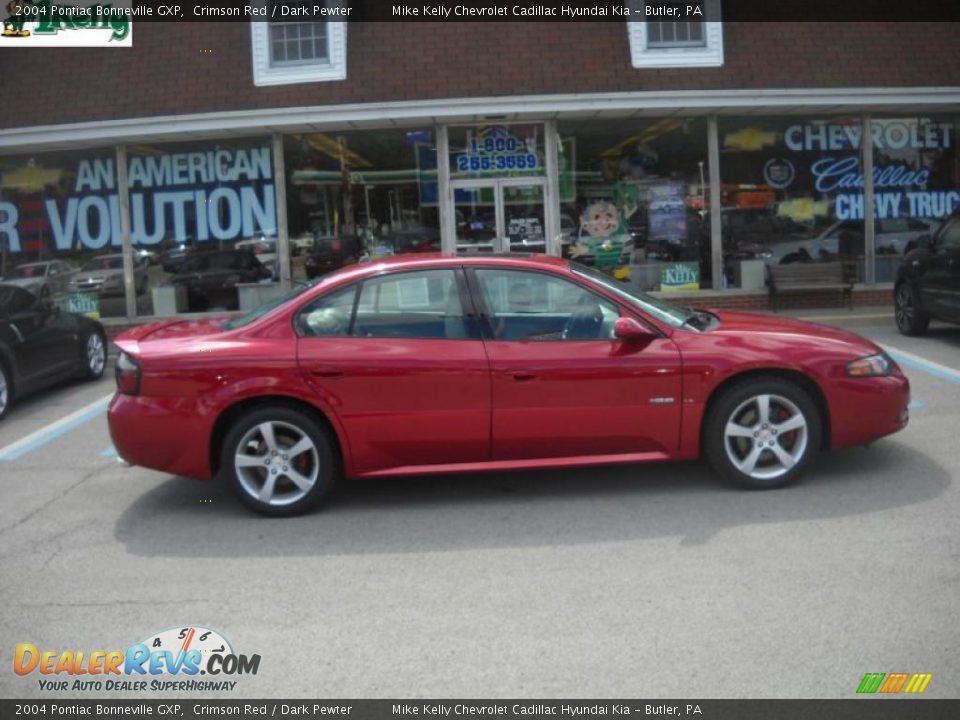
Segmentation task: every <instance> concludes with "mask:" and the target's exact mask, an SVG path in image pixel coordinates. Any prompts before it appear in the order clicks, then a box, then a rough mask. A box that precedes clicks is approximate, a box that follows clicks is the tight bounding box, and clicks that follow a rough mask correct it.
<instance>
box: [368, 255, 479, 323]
mask: <svg viewBox="0 0 960 720" xmlns="http://www.w3.org/2000/svg"><path fill="white" fill-rule="evenodd" d="M353 335H355V336H357V337H393V338H430V339H436V340H465V339H476V338H478V337H479V335H478V332H477V331H476V329H475V328H474V325H473V323H472V322H471V321H468V319H467V317H466V314H465V313H464V310H463V305H462V303H461V301H460V289H459V286H458V284H457V275H456V272H455V271H454V270H422V271H418V272H402V273H396V274H393V275H385V276H382V277H376V278H371V279H369V280H366V281H364V283H363V286H362V288H361V291H360V298H359V301H358V303H357V315H356V319H355V320H354V323H353Z"/></svg>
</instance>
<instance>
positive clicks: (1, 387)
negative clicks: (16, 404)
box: [0, 362, 13, 420]
mask: <svg viewBox="0 0 960 720" xmlns="http://www.w3.org/2000/svg"><path fill="white" fill-rule="evenodd" d="M12 404H13V381H12V379H11V377H10V373H9V372H8V371H7V368H6V366H5V365H4V364H3V363H2V362H0V420H3V419H4V418H5V417H6V416H7V413H8V412H9V411H10V406H11V405H12Z"/></svg>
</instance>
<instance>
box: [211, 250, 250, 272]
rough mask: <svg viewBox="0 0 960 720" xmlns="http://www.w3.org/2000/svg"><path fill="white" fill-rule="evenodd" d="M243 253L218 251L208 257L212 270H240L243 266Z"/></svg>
mask: <svg viewBox="0 0 960 720" xmlns="http://www.w3.org/2000/svg"><path fill="white" fill-rule="evenodd" d="M244 257H246V256H245V255H244V254H243V253H218V254H216V255H212V256H211V257H210V268H211V269H212V270H240V269H242V268H243V260H244Z"/></svg>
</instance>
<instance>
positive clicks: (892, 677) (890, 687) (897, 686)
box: [880, 673, 909, 693]
mask: <svg viewBox="0 0 960 720" xmlns="http://www.w3.org/2000/svg"><path fill="white" fill-rule="evenodd" d="M908 677H909V674H908V673H890V674H889V675H887V679H886V681H884V683H883V685H881V686H880V692H882V693H898V692H900V690H902V689H903V685H904V683H906V682H907V678H908Z"/></svg>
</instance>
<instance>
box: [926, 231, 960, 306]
mask: <svg viewBox="0 0 960 720" xmlns="http://www.w3.org/2000/svg"><path fill="white" fill-rule="evenodd" d="M926 264H927V269H926V273H925V276H924V278H923V280H922V281H921V283H920V292H921V293H922V294H923V305H924V307H926V308H929V309H930V311H931V312H932V313H933V314H934V315H935V316H936V317H938V318H941V319H943V320H950V321H954V322H960V216H957V217H953V218H951V219H950V220H948V221H947V222H946V224H945V225H944V227H943V229H942V230H941V231H940V233H939V234H938V235H937V236H936V237H935V238H934V243H933V247H931V249H930V256H929V258H927V260H926Z"/></svg>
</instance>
